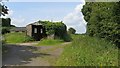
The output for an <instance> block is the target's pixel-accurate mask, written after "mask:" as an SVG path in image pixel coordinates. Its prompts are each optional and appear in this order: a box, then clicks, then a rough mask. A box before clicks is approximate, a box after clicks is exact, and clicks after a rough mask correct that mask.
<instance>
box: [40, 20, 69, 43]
mask: <svg viewBox="0 0 120 68" xmlns="http://www.w3.org/2000/svg"><path fill="white" fill-rule="evenodd" d="M38 23H41V24H43V25H44V27H45V29H46V34H47V35H51V34H54V35H55V39H61V40H64V41H66V42H68V41H71V38H70V36H69V35H68V34H67V26H66V25H65V24H64V23H63V22H62V21H61V22H50V21H38Z"/></svg>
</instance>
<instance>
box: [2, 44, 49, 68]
mask: <svg viewBox="0 0 120 68" xmlns="http://www.w3.org/2000/svg"><path fill="white" fill-rule="evenodd" d="M6 47H7V49H8V52H7V53H6V54H5V55H3V57H2V65H3V66H5V65H7V66H9V65H22V64H28V63H30V61H31V58H37V57H43V56H50V54H45V53H34V52H33V51H37V50H40V47H35V46H25V45H13V44H9V45H6Z"/></svg>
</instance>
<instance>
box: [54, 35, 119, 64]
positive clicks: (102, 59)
mask: <svg viewBox="0 0 120 68" xmlns="http://www.w3.org/2000/svg"><path fill="white" fill-rule="evenodd" d="M72 37H73V39H74V40H73V42H72V44H70V45H67V46H66V47H65V49H64V51H63V53H62V55H61V56H60V58H59V59H58V60H57V62H56V64H55V66H117V65H118V49H117V47H116V46H115V45H114V44H112V43H109V42H108V41H106V40H104V39H99V38H94V37H89V36H86V35H72Z"/></svg>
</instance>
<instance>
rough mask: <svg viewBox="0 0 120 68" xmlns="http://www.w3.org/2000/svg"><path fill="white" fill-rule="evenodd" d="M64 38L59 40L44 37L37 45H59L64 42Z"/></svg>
mask: <svg viewBox="0 0 120 68" xmlns="http://www.w3.org/2000/svg"><path fill="white" fill-rule="evenodd" d="M63 42H64V41H63V40H59V39H42V40H41V41H40V42H39V43H38V44H37V45H38V46H40V45H42V46H43V45H46V46H51V45H52V46H53V45H58V44H61V43H63Z"/></svg>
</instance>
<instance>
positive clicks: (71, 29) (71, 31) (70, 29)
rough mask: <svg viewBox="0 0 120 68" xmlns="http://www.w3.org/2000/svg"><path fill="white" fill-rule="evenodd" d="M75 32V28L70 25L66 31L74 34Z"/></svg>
mask: <svg viewBox="0 0 120 68" xmlns="http://www.w3.org/2000/svg"><path fill="white" fill-rule="evenodd" d="M75 32H76V30H75V29H74V28H72V27H70V28H69V29H68V33H69V34H75Z"/></svg>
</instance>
